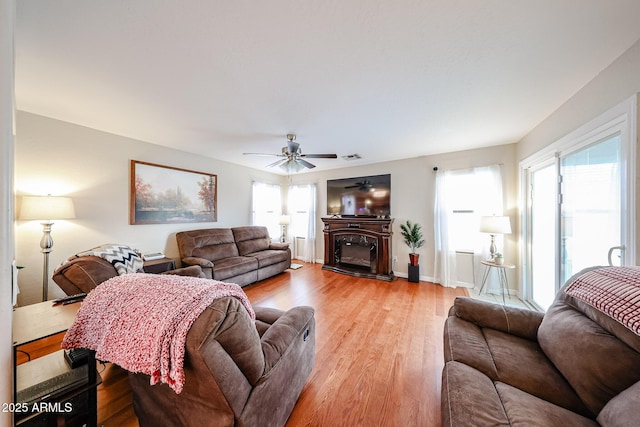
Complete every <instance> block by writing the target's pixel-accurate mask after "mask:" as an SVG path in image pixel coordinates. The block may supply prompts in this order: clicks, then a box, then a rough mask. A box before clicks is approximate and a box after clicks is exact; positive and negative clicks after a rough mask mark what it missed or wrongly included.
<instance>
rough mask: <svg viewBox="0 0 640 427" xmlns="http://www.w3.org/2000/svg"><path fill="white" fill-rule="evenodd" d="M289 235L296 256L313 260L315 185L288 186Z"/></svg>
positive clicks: (307, 260) (314, 242) (314, 243)
mask: <svg viewBox="0 0 640 427" xmlns="http://www.w3.org/2000/svg"><path fill="white" fill-rule="evenodd" d="M287 206H288V211H289V217H290V218H291V225H290V227H289V235H290V236H291V237H293V242H294V244H295V245H296V247H295V248H294V253H295V255H296V258H300V259H302V260H304V261H306V262H315V246H316V185H315V184H309V185H292V186H291V187H289V203H288V205H287Z"/></svg>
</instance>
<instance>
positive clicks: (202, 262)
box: [181, 256, 213, 268]
mask: <svg viewBox="0 0 640 427" xmlns="http://www.w3.org/2000/svg"><path fill="white" fill-rule="evenodd" d="M181 261H182V262H183V263H184V264H187V265H199V266H200V267H202V268H206V267H209V268H213V262H212V261H209V260H208V259H204V258H197V257H194V256H189V257H185V258H182V260H181Z"/></svg>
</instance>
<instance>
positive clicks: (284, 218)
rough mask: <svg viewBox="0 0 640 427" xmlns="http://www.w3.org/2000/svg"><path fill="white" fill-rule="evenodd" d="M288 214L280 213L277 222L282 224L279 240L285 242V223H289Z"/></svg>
mask: <svg viewBox="0 0 640 427" xmlns="http://www.w3.org/2000/svg"><path fill="white" fill-rule="evenodd" d="M289 222H290V220H289V216H288V215H281V216H280V220H279V221H278V224H280V225H281V226H282V235H281V236H280V242H281V243H285V242H286V241H287V225H289Z"/></svg>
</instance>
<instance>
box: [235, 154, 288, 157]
mask: <svg viewBox="0 0 640 427" xmlns="http://www.w3.org/2000/svg"><path fill="white" fill-rule="evenodd" d="M242 154H243V155H245V156H270V157H271V156H278V157H282V154H269V153H242Z"/></svg>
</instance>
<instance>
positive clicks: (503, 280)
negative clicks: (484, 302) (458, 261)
mask: <svg viewBox="0 0 640 427" xmlns="http://www.w3.org/2000/svg"><path fill="white" fill-rule="evenodd" d="M480 262H481V263H482V265H484V266H485V269H484V275H483V276H482V286H480V290H479V291H478V294H480V293H481V292H482V289H484V285H486V284H487V279H488V278H489V273H490V272H491V269H492V268H495V269H496V271H497V272H498V281H499V282H500V286H501V287H502V305H504V304H505V300H504V294H505V292H506V293H507V295H508V296H509V299H511V295H509V282H508V281H507V272H506V270H507V268H516V266H515V265H514V264H496V263H495V262H493V261H480Z"/></svg>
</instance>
